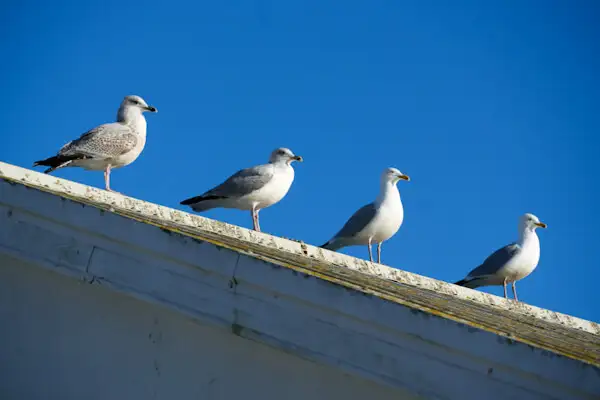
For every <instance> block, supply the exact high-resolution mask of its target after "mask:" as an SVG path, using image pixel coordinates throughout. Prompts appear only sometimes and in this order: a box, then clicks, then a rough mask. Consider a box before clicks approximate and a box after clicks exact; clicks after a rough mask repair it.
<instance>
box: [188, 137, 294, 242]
mask: <svg viewBox="0 0 600 400" xmlns="http://www.w3.org/2000/svg"><path fill="white" fill-rule="evenodd" d="M294 161H300V162H302V157H300V156H296V155H294V153H292V151H291V150H290V149H286V148H284V147H281V148H278V149H275V150H273V152H272V153H271V157H270V158H269V163H268V164H263V165H259V166H256V167H252V168H246V169H243V170H241V171H238V172H236V173H235V174H233V175H232V176H230V177H229V178H228V179H227V180H226V181H225V182H223V183H221V184H220V185H219V186H217V187H215V188H213V189H210V190H209V191H208V192H206V193H204V194H202V195H200V196H196V197H192V198H189V199H187V200H184V201H182V202H181V204H183V205H189V206H190V207H191V208H192V210H194V211H197V212H202V211H206V210H210V209H211V208H216V207H222V208H237V209H238V210H250V212H251V214H252V222H253V226H254V230H255V231H258V232H260V223H259V220H258V212H259V211H260V210H261V209H263V208H267V207H269V206H272V205H273V204H275V203H277V202H279V201H280V200H281V199H283V197H284V196H285V195H286V194H287V192H288V190H289V189H290V186H292V182H293V181H294V168H292V163H293V162H294Z"/></svg>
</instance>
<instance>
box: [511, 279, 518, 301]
mask: <svg viewBox="0 0 600 400" xmlns="http://www.w3.org/2000/svg"><path fill="white" fill-rule="evenodd" d="M515 283H516V282H514V281H513V283H512V290H513V295H514V296H515V301H519V298H518V297H517V287H516V286H515Z"/></svg>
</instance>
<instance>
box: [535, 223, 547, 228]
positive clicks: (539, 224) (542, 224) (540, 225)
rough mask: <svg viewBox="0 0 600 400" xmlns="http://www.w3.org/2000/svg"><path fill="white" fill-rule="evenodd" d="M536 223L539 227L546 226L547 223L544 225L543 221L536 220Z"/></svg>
mask: <svg viewBox="0 0 600 400" xmlns="http://www.w3.org/2000/svg"><path fill="white" fill-rule="evenodd" d="M536 225H537V226H539V227H540V228H547V227H548V225H546V224H545V223H543V222H536Z"/></svg>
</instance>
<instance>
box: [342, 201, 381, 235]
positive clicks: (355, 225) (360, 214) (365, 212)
mask: <svg viewBox="0 0 600 400" xmlns="http://www.w3.org/2000/svg"><path fill="white" fill-rule="evenodd" d="M375 213H376V208H375V204H374V203H369V204H367V205H366V206H364V207H362V208H359V209H358V211H356V212H355V213H354V214H353V215H352V216H351V217H350V219H349V220H348V221H346V223H345V224H344V226H343V227H342V229H340V231H339V232H338V233H336V235H335V236H334V239H335V238H346V237H353V236H355V235H356V234H357V233H359V232H360V231H362V230H363V229H365V227H366V226H367V224H368V223H369V222H371V221H372V220H373V218H375Z"/></svg>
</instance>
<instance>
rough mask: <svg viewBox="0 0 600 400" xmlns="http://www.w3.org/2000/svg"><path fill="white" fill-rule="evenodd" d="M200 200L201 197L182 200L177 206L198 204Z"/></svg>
mask: <svg viewBox="0 0 600 400" xmlns="http://www.w3.org/2000/svg"><path fill="white" fill-rule="evenodd" d="M202 200H203V199H202V196H196V197H190V198H189V199H185V200H183V201H182V202H181V203H179V204H181V205H183V206H189V205H190V204H194V203H198V202H199V201H202Z"/></svg>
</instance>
